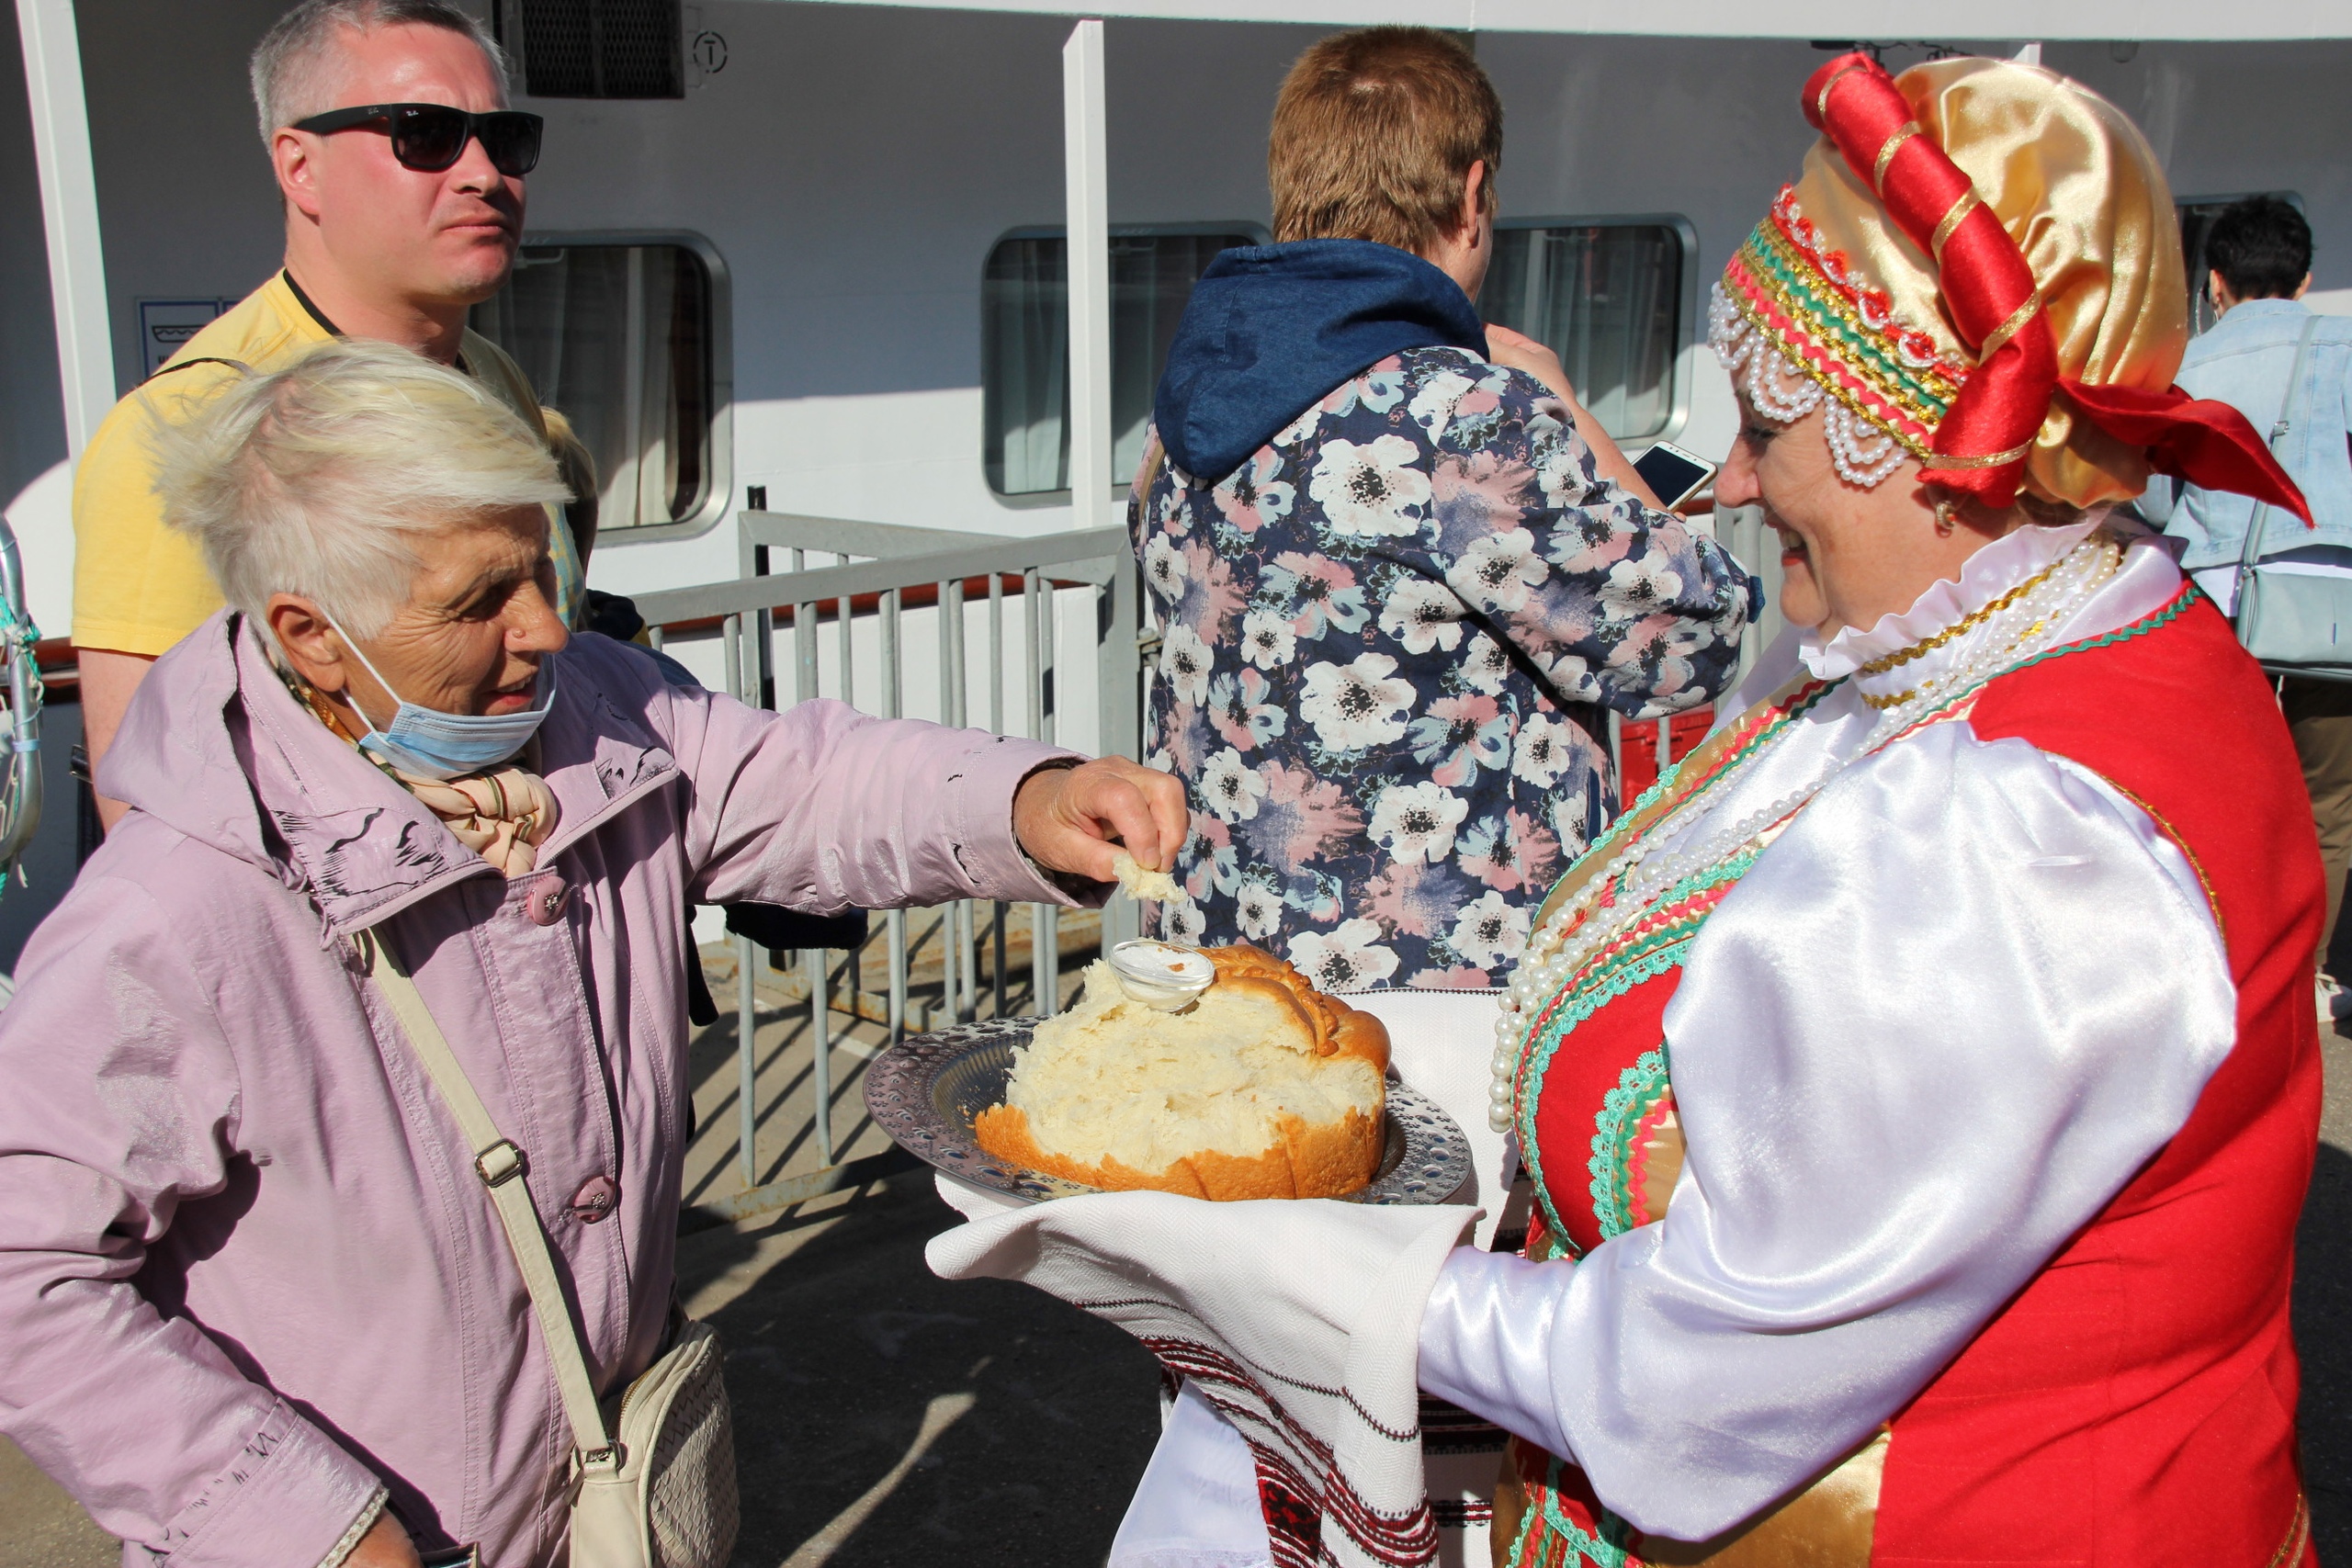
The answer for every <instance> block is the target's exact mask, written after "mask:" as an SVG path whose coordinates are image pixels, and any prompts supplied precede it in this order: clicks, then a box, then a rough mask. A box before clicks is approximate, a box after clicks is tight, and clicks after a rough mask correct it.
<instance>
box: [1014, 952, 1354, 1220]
mask: <svg viewBox="0 0 2352 1568" xmlns="http://www.w3.org/2000/svg"><path fill="white" fill-rule="evenodd" d="M1202 952H1203V953H1204V955H1205V956H1206V957H1207V958H1208V959H1209V960H1210V961H1211V962H1212V963H1213V964H1216V972H1217V976H1216V984H1214V985H1212V986H1211V987H1209V988H1208V989H1207V990H1206V991H1204V992H1203V993H1202V995H1201V998H1200V1000H1199V1002H1198V1003H1196V1004H1195V1005H1194V1006H1193V1008H1192V1009H1191V1010H1188V1011H1185V1012H1181V1013H1169V1012H1160V1011H1157V1010H1153V1009H1152V1008H1149V1007H1147V1006H1146V1005H1144V1004H1143V1003H1142V1002H1139V1001H1136V1000H1134V999H1132V998H1129V997H1128V996H1127V995H1126V993H1125V990H1124V989H1122V988H1121V987H1120V984H1119V978H1118V976H1117V975H1116V974H1115V973H1114V972H1113V970H1112V968H1111V966H1110V965H1109V964H1106V963H1103V962H1101V961H1097V962H1096V963H1094V964H1091V965H1089V966H1088V968H1087V971H1086V988H1085V992H1084V994H1083V995H1081V996H1080V998H1079V1001H1078V1005H1077V1006H1076V1007H1075V1008H1073V1009H1072V1010H1070V1011H1069V1012H1067V1013H1063V1014H1062V1015H1060V1016H1059V1017H1057V1018H1050V1019H1046V1020H1045V1021H1042V1022H1040V1023H1039V1024H1038V1025H1037V1028H1036V1031H1035V1034H1034V1035H1033V1036H1032V1038H1031V1040H1030V1043H1028V1044H1027V1045H1025V1046H1019V1047H1016V1048H1015V1050H1014V1057H1013V1070H1012V1077H1011V1078H1010V1079H1009V1080H1008V1081H1007V1083H1006V1085H1005V1102H1004V1103H1003V1104H1001V1105H998V1106H993V1107H990V1108H989V1110H987V1111H982V1112H981V1113H980V1114H979V1116H978V1118H976V1119H975V1122H974V1133H975V1135H976V1137H977V1139H978V1143H979V1145H980V1147H981V1148H983V1149H985V1150H987V1151H988V1152H989V1154H992V1155H994V1156H997V1157H998V1158H999V1159H1002V1160H1007V1161H1010V1162H1012V1164H1015V1165H1020V1166H1025V1167H1027V1168H1030V1169H1032V1170H1038V1171H1043V1172H1045V1173H1046V1174H1047V1175H1050V1176H1058V1177H1061V1178H1063V1179H1066V1180H1069V1181H1076V1182H1080V1183H1082V1184H1084V1185H1086V1186H1089V1187H1100V1188H1104V1189H1107V1190H1127V1189H1134V1188H1152V1189H1157V1190H1161V1191H1167V1192H1181V1193H1184V1194H1186V1195H1188V1196H1190V1197H1194V1198H1211V1199H1216V1200H1220V1201H1227V1200H1235V1199H1245V1198H1335V1197H1340V1196H1342V1195H1344V1194H1346V1193H1350V1192H1353V1191H1355V1190H1358V1189H1360V1188H1362V1187H1363V1186H1365V1185H1366V1184H1367V1183H1369V1182H1370V1181H1371V1180H1372V1179H1373V1177H1374V1175H1375V1174H1376V1173H1377V1171H1378V1169H1379V1165H1380V1155H1381V1149H1382V1145H1383V1142H1384V1139H1385V1132H1384V1126H1383V1123H1384V1117H1383V1111H1384V1109H1385V1103H1386V1089H1385V1079H1384V1075H1385V1072H1386V1071H1387V1067H1388V1031H1387V1030H1386V1029H1385V1027H1383V1025H1382V1024H1381V1022H1380V1021H1379V1020H1378V1019H1376V1018H1374V1017H1373V1016H1372V1015H1371V1014H1370V1013H1367V1012H1362V1011H1359V1010H1356V1009H1354V1008H1351V1007H1350V1006H1348V1005H1347V1003H1345V1002H1343V1001H1340V999H1338V998H1334V997H1327V996H1325V995H1323V994H1322V993H1321V992H1319V991H1317V990H1316V989H1315V987H1313V986H1312V985H1310V984H1309V983H1308V982H1307V980H1306V976H1303V975H1301V974H1300V973H1299V972H1298V971H1297V970H1295V969H1294V968H1292V967H1291V966H1290V965H1289V964H1285V963H1283V961H1282V960H1281V959H1279V958H1276V957H1274V956H1273V955H1272V954H1271V953H1261V952H1260V951H1259V950H1258V949H1256V948H1253V947H1247V946H1238V947H1227V948H1204V949H1203V950H1202Z"/></svg>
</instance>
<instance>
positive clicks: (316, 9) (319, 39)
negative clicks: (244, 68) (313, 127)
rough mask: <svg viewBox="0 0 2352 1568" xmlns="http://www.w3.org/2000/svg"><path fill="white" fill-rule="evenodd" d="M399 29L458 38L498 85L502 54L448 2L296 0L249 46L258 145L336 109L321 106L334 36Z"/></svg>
mask: <svg viewBox="0 0 2352 1568" xmlns="http://www.w3.org/2000/svg"><path fill="white" fill-rule="evenodd" d="M403 26H405V27H420V28H441V29H442V30H443V31H444V32H452V33H463V34H464V35H465V36H466V37H468V38H469V39H473V41H474V42H475V43H476V44H478V45H480V46H481V51H482V53H483V54H484V55H486V56H487V57H488V58H489V60H490V64H491V69H492V70H493V71H495V72H497V73H498V77H499V81H500V83H501V84H502V85H503V84H504V82H505V80H506V76H507V64H506V51H504V50H503V49H501V48H499V47H498V40H497V39H493V38H492V37H491V36H490V33H489V31H488V30H487V29H485V28H483V27H482V25H481V22H479V21H477V20H476V19H475V18H474V17H473V16H472V14H471V13H470V12H468V11H466V10H465V9H463V8H462V7H460V6H455V5H452V4H451V3H450V0H302V3H301V4H300V5H299V6H295V7H294V8H293V9H292V10H290V11H288V12H287V13H286V15H284V16H282V17H278V18H277V24H276V25H275V26H273V27H272V28H270V29H269V31H267V32H266V33H264V34H263V35H262V39H261V42H259V43H257V44H255V45H254V58H253V64H252V67H251V70H252V75H253V84H254V111H255V112H256V113H257V114H258V115H259V116H260V118H261V140H262V144H263V145H264V146H267V145H268V144H269V140H270V138H271V137H273V136H276V135H277V132H278V131H279V130H281V129H283V128H284V127H286V126H289V125H292V124H293V123H294V122H295V121H297V120H302V119H308V118H311V116H312V115H314V114H324V113H325V112H326V111H327V110H329V109H331V108H334V107H337V106H335V105H334V104H332V103H329V102H327V101H326V100H327V98H328V97H329V96H332V95H333V93H334V73H332V72H330V71H328V70H326V69H325V68H324V67H325V66H326V64H327V57H328V51H330V50H332V49H333V48H334V42H335V35H336V34H338V33H341V32H342V31H344V30H345V28H351V29H355V30H356V31H360V32H366V31H367V30H368V29H369V28H396V27H403Z"/></svg>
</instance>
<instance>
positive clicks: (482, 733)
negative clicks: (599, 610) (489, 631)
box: [327, 621, 555, 780]
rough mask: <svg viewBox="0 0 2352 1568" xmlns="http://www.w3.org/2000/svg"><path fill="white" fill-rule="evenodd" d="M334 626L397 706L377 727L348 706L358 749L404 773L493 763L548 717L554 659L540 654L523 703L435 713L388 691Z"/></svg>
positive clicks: (476, 768) (470, 769)
mask: <svg viewBox="0 0 2352 1568" xmlns="http://www.w3.org/2000/svg"><path fill="white" fill-rule="evenodd" d="M327 625H329V626H334V622H333V621H329V622H328V623H327ZM334 629H335V631H336V632H337V633H339V634H340V635H341V636H342V637H343V645H344V646H345V648H348V649H351V651H352V653H353V654H354V655H355V656H356V658H357V659H358V660H359V662H360V663H361V664H362V665H364V666H366V668H367V671H368V673H369V674H370V675H373V676H375V677H376V683H377V684H378V685H379V686H381V687H383V688H384V690H385V691H386V692H388V693H390V694H391V698H392V700H393V701H394V702H396V703H398V704H399V705H400V706H399V708H398V709H397V710H395V711H394V713H393V714H392V722H391V725H390V728H385V729H379V728H376V726H375V723H374V721H373V720H371V719H369V718H368V715H367V713H366V712H365V711H364V710H362V709H361V708H360V706H359V705H358V704H357V703H356V702H355V703H353V704H352V705H351V706H352V711H354V712H355V713H357V714H358V715H359V721H360V722H361V723H362V724H365V725H367V726H368V733H367V735H366V736H365V737H364V738H363V739H361V740H360V742H359V749H360V750H363V751H368V752H372V753H373V754H375V755H376V756H379V757H381V758H382V759H383V760H384V761H387V762H390V764H391V765H392V766H393V767H395V768H398V769H399V770H400V771H401V773H414V774H415V775H416V776H417V777H419V778H426V779H445V780H446V779H454V778H457V777H458V776H459V775H460V774H464V773H481V772H483V771H485V770H487V769H490V768H494V767H496V766H497V765H498V764H499V763H501V762H503V761H506V760H507V759H508V758H509V757H512V756H513V755H515V752H517V751H520V750H522V749H523V747H524V744H525V743H526V742H527V741H528V740H529V739H531V737H532V736H533V735H535V734H537V732H538V728H539V724H540V721H541V720H543V719H545V718H546V717H547V716H548V706H549V705H551V704H553V703H554V701H555V664H554V662H553V661H552V660H544V659H543V660H540V661H539V679H538V684H537V686H535V687H534V688H533V689H532V692H531V705H530V706H529V707H526V708H518V709H516V710H515V712H513V713H496V714H470V713H441V712H438V711H436V710H435V709H433V708H426V707H419V706H417V705H415V704H414V703H413V702H410V701H409V700H408V699H407V698H406V697H403V696H401V694H400V693H398V692H396V691H393V690H392V683H391V682H390V681H387V680H385V679H384V672H383V671H380V670H379V669H377V668H376V666H375V664H374V663H373V662H372V661H371V660H369V659H368V656H367V655H366V654H365V653H362V652H360V651H359V645H358V644H357V643H356V642H355V641H353V640H352V637H351V634H350V633H349V632H346V631H344V629H343V628H342V627H341V626H335V627H334Z"/></svg>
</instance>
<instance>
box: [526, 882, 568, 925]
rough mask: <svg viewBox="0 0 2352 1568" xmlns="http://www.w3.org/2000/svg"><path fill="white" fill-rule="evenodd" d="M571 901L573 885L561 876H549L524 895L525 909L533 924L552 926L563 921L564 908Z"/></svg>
mask: <svg viewBox="0 0 2352 1568" xmlns="http://www.w3.org/2000/svg"><path fill="white" fill-rule="evenodd" d="M570 902H571V884H570V883H568V882H566V881H564V879H563V878H562V877H560V876H547V877H542V878H540V879H539V880H538V881H537V883H535V884H533V885H532V887H531V890H530V891H529V892H527V893H526V894H524V895H523V908H524V911H525V912H526V914H528V915H529V916H530V917H531V923H532V924H534V925H540V926H551V925H553V924H555V923H556V921H558V920H560V919H563V908H564V906H565V905H566V904H568V903H570Z"/></svg>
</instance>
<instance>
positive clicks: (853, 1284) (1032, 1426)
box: [680, 1178, 1159, 1568]
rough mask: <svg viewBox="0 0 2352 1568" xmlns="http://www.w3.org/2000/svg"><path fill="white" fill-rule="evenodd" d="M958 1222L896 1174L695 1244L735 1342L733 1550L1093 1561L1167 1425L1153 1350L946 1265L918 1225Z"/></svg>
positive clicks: (743, 1560)
mask: <svg viewBox="0 0 2352 1568" xmlns="http://www.w3.org/2000/svg"><path fill="white" fill-rule="evenodd" d="M956 1223H958V1216H957V1215H956V1213H954V1212H953V1211H952V1210H950V1209H949V1208H948V1207H947V1206H946V1205H945V1204H944V1203H942V1202H941V1201H939V1200H938V1198H937V1196H936V1195H935V1194H934V1193H933V1190H932V1187H931V1183H930V1182H929V1180H928V1179H922V1178H902V1179H899V1180H897V1181H895V1182H892V1183H889V1184H886V1185H883V1186H879V1187H876V1188H872V1189H868V1190H866V1191H865V1193H862V1194H860V1195H858V1196H857V1197H855V1198H854V1199H852V1200H850V1201H849V1202H848V1203H847V1204H846V1205H844V1206H843V1207H842V1209H841V1210H840V1211H839V1212H838V1214H837V1215H836V1216H831V1217H829V1219H827V1220H821V1221H819V1222H817V1224H818V1225H820V1226H821V1228H820V1229H817V1230H816V1234H814V1235H809V1237H808V1238H807V1239H805V1240H797V1239H796V1238H795V1236H794V1235H792V1231H791V1227H792V1222H790V1221H785V1222H781V1223H780V1224H778V1225H777V1226H775V1227H771V1228H770V1229H768V1230H765V1231H752V1230H748V1229H747V1230H745V1231H716V1232H709V1233H706V1234H704V1235H698V1236H692V1237H689V1238H687V1239H686V1240H685V1242H684V1244H683V1246H682V1248H681V1257H680V1268H681V1281H680V1283H681V1287H682V1290H683V1292H684V1294H685V1295H686V1298H687V1300H688V1302H689V1304H690V1307H691V1308H692V1310H694V1311H695V1312H696V1313H697V1314H700V1315H703V1316H707V1317H708V1318H709V1319H710V1320H711V1321H712V1322H713V1323H714V1324H715V1325H717V1326H718V1331H719V1334H720V1336H721V1337H722V1339H723V1341H724V1343H725V1344H726V1346H727V1348H728V1356H727V1381H728V1388H729V1393H730V1394H731V1395H732V1398H733V1401H734V1407H735V1427H736V1444H737V1451H738V1455H739V1458H740V1461H741V1475H742V1481H743V1533H742V1539H741V1542H740V1544H739V1545H738V1546H737V1548H736V1552H735V1561H736V1562H737V1563H739V1564H743V1565H746V1568H749V1565H752V1564H759V1565H762V1568H773V1565H775V1564H786V1568H816V1565H817V1564H820V1563H823V1564H828V1565H830V1568H899V1565H905V1568H914V1565H915V1564H924V1565H929V1564H933V1563H937V1562H955V1563H956V1564H958V1565H959V1568H998V1565H1001V1568H1099V1565H1100V1564H1101V1563H1102V1562H1103V1558H1104V1556H1105V1555H1106V1554H1107V1552H1108V1551H1109V1550H1110V1545H1111V1538H1112V1536H1113V1535H1114V1533H1115V1532H1116V1531H1117V1529H1118V1525H1119V1518H1120V1516H1121V1514H1122V1513H1124V1512H1125V1506H1126V1501H1127V1497H1128V1495H1130V1494H1131V1493H1132V1492H1133V1491H1134V1489H1135V1483H1136V1478H1137V1477H1138V1476H1140V1475H1141V1474H1142V1473H1143V1467H1144V1463H1145V1461H1147V1460H1148V1458H1149V1457H1150V1453H1151V1446H1152V1444H1153V1442H1154V1441H1155V1440H1156V1439H1157V1438H1158V1437H1159V1405H1158V1397H1157V1389H1158V1385H1159V1377H1158V1372H1157V1368H1156V1363H1155V1362H1154V1361H1153V1360H1152V1359H1151V1357H1150V1356H1149V1355H1148V1354H1147V1353H1146V1352H1145V1351H1144V1350H1143V1349H1142V1348H1140V1347H1139V1346H1137V1345H1136V1343H1135V1341H1134V1340H1132V1339H1130V1338H1129V1337H1127V1336H1126V1335H1125V1334H1124V1333H1122V1332H1121V1331H1119V1330H1118V1329H1115V1328H1112V1327H1110V1326H1108V1325H1104V1324H1101V1323H1098V1322H1096V1321H1095V1320H1093V1319H1092V1318H1090V1317H1088V1316H1087V1315H1086V1314H1083V1313H1081V1312H1079V1311H1077V1310H1076V1309H1074V1308H1071V1307H1069V1306H1066V1305H1064V1304H1063V1303H1060V1302H1057V1301H1056V1300H1054V1299H1053V1298H1051V1297H1049V1296H1046V1295H1045V1294H1043V1293H1041V1292H1037V1291H1034V1290H1031V1289H1029V1288H1028V1287H1026V1286H1023V1285H1015V1284H1010V1283H1006V1282H1003V1281H1000V1280H976V1281H970V1282H966V1283H954V1284H951V1283H949V1282H947V1281H945V1280H939V1279H936V1278H934V1277H933V1275H932V1273H931V1271H930V1270H929V1269H927V1268H925V1267H924V1265H923V1259H922V1247H923V1243H924V1242H926V1241H928V1240H929V1239H930V1238H931V1237H932V1236H933V1235H936V1234H938V1233H939V1232H941V1231H944V1230H945V1229H947V1228H948V1227H949V1226H950V1225H952V1224H956ZM811 1228H816V1227H814V1226H812V1227H811ZM738 1292H740V1293H738ZM722 1303H723V1304H722Z"/></svg>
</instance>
